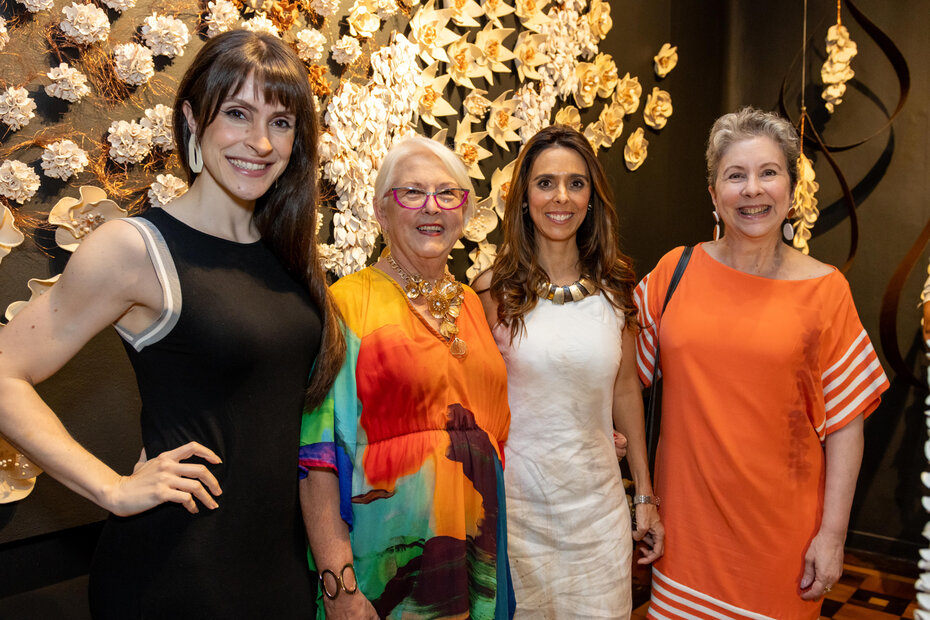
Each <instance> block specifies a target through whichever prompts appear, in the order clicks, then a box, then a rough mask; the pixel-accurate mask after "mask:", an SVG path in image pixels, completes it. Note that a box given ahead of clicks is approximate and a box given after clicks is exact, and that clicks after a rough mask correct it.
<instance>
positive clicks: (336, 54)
mask: <svg viewBox="0 0 930 620" xmlns="http://www.w3.org/2000/svg"><path fill="white" fill-rule="evenodd" d="M332 49H333V60H334V61H336V62H338V63H339V64H340V65H351V64H352V63H353V62H355V61H356V60H358V59H359V58H360V57H361V56H362V46H361V45H359V42H358V39H356V38H355V37H350V36H349V35H347V34H345V35H342V37H341V38H340V39H339V40H338V41H336V44H335V45H333V48H332Z"/></svg>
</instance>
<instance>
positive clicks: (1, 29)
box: [0, 17, 10, 50]
mask: <svg viewBox="0 0 930 620" xmlns="http://www.w3.org/2000/svg"><path fill="white" fill-rule="evenodd" d="M9 42H10V33H9V32H7V30H6V20H5V19H3V18H2V17H0V50H2V49H3V48H4V47H6V44H7V43H9Z"/></svg>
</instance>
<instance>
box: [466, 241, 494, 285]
mask: <svg viewBox="0 0 930 620" xmlns="http://www.w3.org/2000/svg"><path fill="white" fill-rule="evenodd" d="M468 258H469V259H471V267H469V268H468V269H467V270H465V277H466V278H468V279H469V281H471V280H474V279H475V278H476V277H478V274H480V273H482V272H484V271H487V270H488V269H490V268H491V265H493V264H494V259H496V258H497V246H496V245H494V244H493V243H488V242H487V241H479V242H478V247H476V248H475V249H473V250H472V251H471V252H469V253H468Z"/></svg>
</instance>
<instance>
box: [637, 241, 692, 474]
mask: <svg viewBox="0 0 930 620" xmlns="http://www.w3.org/2000/svg"><path fill="white" fill-rule="evenodd" d="M693 250H694V246H691V245H689V246H688V247H686V248H685V250H684V252H682V253H681V257H680V258H679V259H678V264H677V265H675V272H674V273H672V279H671V281H670V282H669V283H668V291H667V292H666V293H665V302H664V303H663V304H662V315H663V316H664V315H665V308H667V307H668V302H669V301H670V300H671V299H672V293H674V292H675V289H676V288H678V283H679V282H680V281H681V276H682V275H684V273H685V268H686V267H687V266H688V261H690V260H691V252H692V251H693ZM659 344H660V343H659V332H658V330H656V357H655V362H654V364H653V367H652V383H651V384H650V386H649V399H648V401H647V403H646V451H647V452H648V454H649V473H650V475H651V474H652V473H653V470H654V469H655V463H656V447H657V446H658V440H659V418H660V416H661V412H658V413H657V412H656V400H657V398H658V396H657V394H656V381H657V380H658V374H659Z"/></svg>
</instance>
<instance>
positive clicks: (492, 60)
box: [475, 22, 516, 84]
mask: <svg viewBox="0 0 930 620" xmlns="http://www.w3.org/2000/svg"><path fill="white" fill-rule="evenodd" d="M513 32H514V29H513V28H494V24H492V23H490V22H488V23H487V24H486V25H485V27H484V28H483V29H482V30H481V31H480V32H478V33H477V34H476V35H475V45H477V46H478V48H479V49H480V50H481V51H482V53H483V54H484V63H485V64H486V65H487V66H488V67H489V69H490V70H489V71H488V72H487V74H486V79H487V80H488V84H491V83H492V80H491V71H497V72H498V73H510V67H508V66H507V65H505V64H504V63H505V62H507V61H510V60H513V59H514V58H516V56H515V55H514V53H513V52H512V51H510V50H509V49H507V47H505V46H504V39H506V38H507V37H509V36H510V35H511V34H513Z"/></svg>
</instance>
